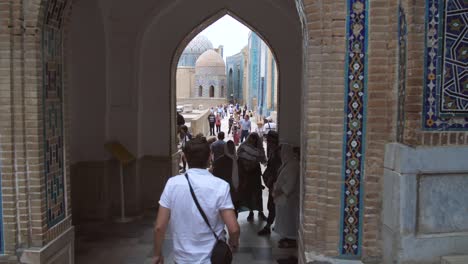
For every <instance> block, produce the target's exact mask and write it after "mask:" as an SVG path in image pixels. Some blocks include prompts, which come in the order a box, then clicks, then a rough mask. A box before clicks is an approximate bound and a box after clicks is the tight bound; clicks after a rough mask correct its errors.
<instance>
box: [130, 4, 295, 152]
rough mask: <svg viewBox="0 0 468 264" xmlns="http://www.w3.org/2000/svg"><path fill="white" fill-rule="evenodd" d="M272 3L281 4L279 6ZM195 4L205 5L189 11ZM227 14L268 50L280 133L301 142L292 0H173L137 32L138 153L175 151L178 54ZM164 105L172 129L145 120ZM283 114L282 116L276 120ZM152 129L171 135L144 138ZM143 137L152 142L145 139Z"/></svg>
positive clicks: (164, 134) (163, 121)
mask: <svg viewBox="0 0 468 264" xmlns="http://www.w3.org/2000/svg"><path fill="white" fill-rule="evenodd" d="M277 5H282V6H281V7H280V8H279V7H278V6H277ZM199 6H203V7H205V10H203V12H191V10H198V9H199V8H198V7H199ZM258 10H262V15H259V13H258ZM181 12H183V14H181ZM226 14H229V15H230V16H232V17H234V18H236V19H237V20H239V21H240V22H242V23H243V24H244V25H246V26H248V27H249V28H250V29H252V30H253V31H255V32H257V33H258V34H259V36H261V38H262V39H263V40H264V41H265V43H267V45H268V46H269V48H270V49H271V50H272V52H273V54H274V56H275V59H276V61H277V62H278V68H279V76H278V80H279V85H278V87H279V93H280V96H279V98H281V100H280V101H279V108H280V109H281V111H280V115H279V122H278V123H279V131H280V137H282V138H283V140H284V141H288V142H290V143H293V144H295V145H299V144H300V128H301V124H300V122H301V118H300V116H301V107H300V106H301V88H302V77H303V75H302V71H303V69H302V67H303V60H302V57H303V49H302V44H303V43H302V26H301V20H300V18H299V15H298V13H297V9H296V3H295V2H293V1H287V2H285V3H272V2H268V1H254V2H252V1H250V0H239V1H229V0H218V1H215V0H201V1H174V3H173V4H172V5H171V6H169V7H168V8H166V9H165V10H164V12H159V13H158V14H157V15H156V16H155V18H154V19H153V20H151V21H148V24H147V26H146V30H145V31H144V33H143V35H142V36H141V46H140V49H139V60H140V63H139V67H140V70H139V72H140V82H139V93H140V95H139V100H140V101H139V108H140V110H139V111H138V112H139V129H138V131H139V132H138V133H139V137H138V140H139V144H138V145H139V152H140V153H139V155H146V154H155V155H171V153H174V152H175V140H174V136H173V135H175V133H173V132H174V130H175V120H174V118H173V117H172V116H174V115H175V110H174V109H173V108H174V107H173V106H174V105H175V69H176V67H177V62H178V59H179V58H180V55H181V54H182V51H183V49H184V47H185V46H186V45H187V44H188V43H189V41H190V40H191V39H192V38H193V37H195V36H196V35H197V34H198V33H199V32H201V31H202V30H203V29H204V28H206V27H208V26H209V25H210V24H212V23H213V22H214V21H216V20H217V19H219V18H221V17H222V16H224V15H226ZM181 15H183V16H184V19H183V20H180V19H179V20H177V21H175V20H176V19H175V18H176V17H180V16H181ZM169 31H170V33H171V34H164V36H165V37H164V38H161V37H160V36H161V33H162V32H166V33H169ZM284 36H288V41H285V40H284ZM154 47H158V49H154ZM282 65H286V66H285V67H283V66H282ZM149 69H151V70H149ZM155 83H158V87H167V88H164V89H156V88H155V87H154V84H155ZM282 87H285V89H282ZM286 87H287V88H286ZM286 89H287V90H286ZM286 92H287V95H286ZM282 94H284V96H282ZM156 98H167V100H163V101H164V102H163V103H158V104H154V101H155V100H156ZM168 110H169V111H170V113H171V114H170V115H168V118H167V119H166V120H161V123H165V124H167V125H168V126H169V127H171V128H172V127H174V128H173V129H172V130H171V131H158V130H159V129H158V127H157V126H156V125H155V124H154V122H149V120H151V119H152V118H153V117H152V114H151V113H154V112H160V111H168ZM286 117H287V121H286ZM283 119H284V120H285V121H284V122H281V120H283ZM282 123H284V124H285V125H286V123H288V124H289V125H288V129H283V130H282V129H281V124H282ZM155 134H160V138H167V139H171V138H172V139H171V140H160V141H158V142H151V140H149V139H150V138H153V137H154V136H155ZM142 142H145V144H142ZM148 142H151V143H150V144H148Z"/></svg>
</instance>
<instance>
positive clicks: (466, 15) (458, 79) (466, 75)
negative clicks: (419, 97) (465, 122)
mask: <svg viewBox="0 0 468 264" xmlns="http://www.w3.org/2000/svg"><path fill="white" fill-rule="evenodd" d="M444 11H445V12H444V20H443V21H444V33H445V34H444V41H443V42H440V44H441V46H442V49H441V52H442V54H443V56H441V58H442V63H441V64H440V65H442V66H443V69H444V75H443V76H442V78H441V89H442V93H441V94H442V96H441V97H440V99H441V100H442V102H441V109H440V112H441V113H442V114H443V113H453V114H458V113H464V114H468V1H466V0H449V1H446V3H445V8H444Z"/></svg>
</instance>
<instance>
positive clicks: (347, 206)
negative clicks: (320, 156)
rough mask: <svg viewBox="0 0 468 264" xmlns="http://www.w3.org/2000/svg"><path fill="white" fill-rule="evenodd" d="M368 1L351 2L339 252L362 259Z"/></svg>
mask: <svg viewBox="0 0 468 264" xmlns="http://www.w3.org/2000/svg"><path fill="white" fill-rule="evenodd" d="M367 8H368V3H367V1H366V0H348V14H347V33H346V39H347V40H346V46H347V48H346V61H347V62H346V70H345V74H346V94H345V114H346V117H345V127H344V129H345V133H344V137H343V138H344V139H343V140H344V142H343V146H344V151H343V193H342V200H341V205H342V212H341V234H340V247H339V252H340V254H341V255H344V256H359V255H360V254H361V251H360V247H361V243H362V241H361V240H362V238H361V233H362V208H363V200H362V186H363V184H362V179H363V170H364V150H365V147H364V144H365V128H366V126H365V122H366V106H367V102H366V97H367V87H366V86H367V39H368V29H367V23H368V22H367V20H368V19H367V16H368V10H367Z"/></svg>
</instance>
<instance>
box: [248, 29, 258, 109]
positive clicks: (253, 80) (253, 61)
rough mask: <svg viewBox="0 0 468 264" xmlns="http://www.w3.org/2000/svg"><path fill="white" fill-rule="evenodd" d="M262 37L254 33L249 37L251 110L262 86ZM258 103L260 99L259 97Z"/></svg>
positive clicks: (249, 100) (249, 101)
mask: <svg viewBox="0 0 468 264" xmlns="http://www.w3.org/2000/svg"><path fill="white" fill-rule="evenodd" d="M260 43H261V40H260V37H259V36H258V35H257V34H255V33H254V32H252V33H251V35H250V37H249V63H250V65H249V68H250V69H249V76H248V82H249V93H248V94H249V97H250V98H248V101H247V102H246V103H247V106H248V107H249V109H251V108H252V107H253V97H257V96H258V90H259V86H260V77H259V76H260V65H259V64H260ZM257 102H258V97H257Z"/></svg>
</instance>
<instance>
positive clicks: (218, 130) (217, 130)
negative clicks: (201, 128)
mask: <svg viewBox="0 0 468 264" xmlns="http://www.w3.org/2000/svg"><path fill="white" fill-rule="evenodd" d="M219 132H221V125H219V126H218V125H216V133H219Z"/></svg>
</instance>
